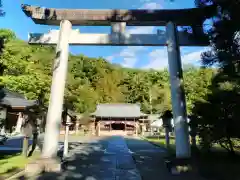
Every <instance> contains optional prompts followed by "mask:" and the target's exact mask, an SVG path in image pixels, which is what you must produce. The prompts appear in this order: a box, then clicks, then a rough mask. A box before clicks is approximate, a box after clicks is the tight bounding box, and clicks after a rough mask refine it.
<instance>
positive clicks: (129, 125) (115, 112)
mask: <svg viewBox="0 0 240 180" xmlns="http://www.w3.org/2000/svg"><path fill="white" fill-rule="evenodd" d="M92 117H93V118H94V119H95V123H96V126H98V128H99V130H101V131H104V130H105V131H111V130H122V131H133V132H136V130H137V127H138V125H139V123H140V122H141V120H143V119H147V117H148V116H147V115H146V114H144V113H142V112H141V110H140V105H138V104H99V105H97V108H96V111H95V112H94V113H92Z"/></svg>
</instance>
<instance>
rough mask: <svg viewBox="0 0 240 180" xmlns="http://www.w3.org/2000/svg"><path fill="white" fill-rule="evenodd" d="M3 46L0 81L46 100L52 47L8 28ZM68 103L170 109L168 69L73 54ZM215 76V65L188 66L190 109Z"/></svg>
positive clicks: (81, 107) (80, 107) (84, 109)
mask: <svg viewBox="0 0 240 180" xmlns="http://www.w3.org/2000/svg"><path fill="white" fill-rule="evenodd" d="M0 38H2V39H4V42H5V44H4V47H3V50H2V54H1V57H0V63H1V64H2V65H3V66H4V67H5V70H4V73H3V76H2V77H1V83H2V84H3V85H4V86H6V87H7V88H9V89H10V90H13V91H17V92H20V93H23V94H24V95H25V96H26V97H27V98H29V99H37V98H38V97H39V96H40V95H41V96H42V97H43V99H44V103H45V104H47V103H48V98H49V93H50V84H51V75H52V62H53V59H54V55H55V48H54V47H53V46H48V47H47V46H44V47H42V46H30V45H28V44H27V43H26V42H24V41H22V40H20V39H18V38H16V36H15V34H14V33H13V32H12V31H10V30H5V29H2V30H0ZM68 69H69V70H68V78H67V85H66V91H65V103H67V104H68V106H69V107H70V108H71V109H72V110H74V111H77V112H79V113H88V112H93V111H94V110H95V108H96V104H97V103H113V102H118V103H140V104H141V108H142V111H143V112H144V113H150V112H152V113H162V112H164V111H166V110H171V96H170V85H169V75H168V72H167V70H161V71H156V70H140V69H128V68H122V67H121V66H119V65H114V64H110V63H109V62H107V61H106V60H105V59H103V58H90V57H86V56H84V55H73V54H70V56H69V66H68ZM213 75H214V70H212V69H200V68H194V67H191V68H187V69H186V70H185V71H184V77H185V89H186V95H187V104H188V112H189V113H191V110H192V108H193V102H194V101H195V100H200V99H202V98H203V97H204V96H205V95H206V94H207V93H208V86H209V85H210V83H211V79H212V77H213Z"/></svg>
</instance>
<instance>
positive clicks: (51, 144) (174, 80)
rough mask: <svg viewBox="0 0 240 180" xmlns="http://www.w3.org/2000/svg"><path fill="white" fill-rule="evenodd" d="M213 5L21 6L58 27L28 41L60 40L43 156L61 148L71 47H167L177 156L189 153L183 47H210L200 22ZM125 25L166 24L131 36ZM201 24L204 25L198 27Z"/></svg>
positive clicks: (36, 18) (42, 21)
mask: <svg viewBox="0 0 240 180" xmlns="http://www.w3.org/2000/svg"><path fill="white" fill-rule="evenodd" d="M214 8H215V7H213V6H209V7H205V8H192V9H180V10H82V9H76V10H74V9H71V10H70V9H52V8H50V9H49V8H41V7H34V6H29V5H23V6H22V9H23V11H24V13H25V14H26V15H27V16H29V17H31V18H32V20H33V21H34V22H35V23H36V24H46V25H57V26H59V25H60V30H52V31H50V32H48V33H46V34H39V33H30V34H29V43H30V44H53V45H55V44H57V48H56V59H55V62H54V71H53V78H52V86H51V95H50V103H49V107H48V115H47V124H46V134H45V139H44V148H43V154H42V156H43V157H44V158H54V157H55V156H56V152H57V146H58V138H59V125H60V119H61V113H62V104H63V97H64V89H65V81H66V75H67V66H68V54H69V50H68V49H69V45H94V46H95V45H100V46H108V45H110V46H167V50H168V62H169V72H170V83H171V98H172V107H173V115H174V121H175V134H176V156H177V158H188V157H190V156H191V152H190V143H189V133H188V128H187V121H186V119H187V113H186V102H185V95H184V88H183V85H182V84H183V83H182V78H183V77H182V67H181V56H180V49H179V46H206V45H209V41H208V38H207V37H206V36H205V35H204V34H203V33H202V28H201V25H202V23H203V21H204V20H205V19H207V18H210V17H212V16H213V13H214ZM72 26H111V27H112V29H111V34H81V33H80V32H79V31H76V30H72ZM126 26H166V32H164V31H158V33H157V34H127V33H125V27H126ZM176 26H191V27H193V33H192V34H191V33H187V32H178V31H177V28H176ZM199 27H200V28H199Z"/></svg>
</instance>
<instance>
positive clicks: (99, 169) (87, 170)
mask: <svg viewBox="0 0 240 180" xmlns="http://www.w3.org/2000/svg"><path fill="white" fill-rule="evenodd" d="M76 138H77V137H76ZM78 138H79V140H77V139H74V142H71V145H72V146H73V147H72V150H71V154H72V156H71V158H70V159H69V161H68V164H67V165H66V168H65V171H62V172H61V173H48V174H45V175H44V176H41V177H35V178H33V179H39V180H45V179H46V180H48V179H52V180H54V179H59V180H74V179H80V180H193V179H194V180H199V179H200V178H199V177H198V176H181V177H180V176H173V175H171V174H170V173H169V172H168V171H167V169H166V167H165V165H164V156H165V155H166V151H165V149H163V148H160V147H157V146H154V145H152V144H151V143H149V142H147V141H144V140H142V139H140V138H134V137H122V136H111V137H109V136H108V137H98V138H97V137H94V138H90V137H85V138H83V137H78Z"/></svg>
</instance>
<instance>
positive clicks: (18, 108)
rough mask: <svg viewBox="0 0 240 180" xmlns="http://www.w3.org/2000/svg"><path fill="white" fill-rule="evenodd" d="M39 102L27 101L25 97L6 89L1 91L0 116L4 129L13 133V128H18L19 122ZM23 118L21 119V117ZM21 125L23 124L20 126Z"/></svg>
mask: <svg viewBox="0 0 240 180" xmlns="http://www.w3.org/2000/svg"><path fill="white" fill-rule="evenodd" d="M37 105H38V103H37V101H34V100H27V99H26V98H25V97H24V95H22V94H20V93H16V92H13V91H10V90H8V89H6V88H1V89H0V114H1V120H0V121H1V123H3V122H4V125H3V124H2V125H1V126H4V128H5V129H6V130H7V131H8V132H10V133H11V132H12V131H13V127H14V126H17V121H18V120H20V119H21V118H23V117H22V116H23V114H24V113H26V112H27V111H28V110H29V108H34V107H35V106H37ZM20 116H21V117H20ZM20 125H21V124H20Z"/></svg>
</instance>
